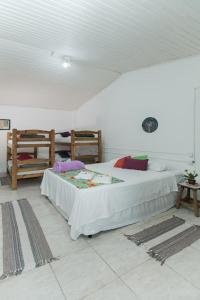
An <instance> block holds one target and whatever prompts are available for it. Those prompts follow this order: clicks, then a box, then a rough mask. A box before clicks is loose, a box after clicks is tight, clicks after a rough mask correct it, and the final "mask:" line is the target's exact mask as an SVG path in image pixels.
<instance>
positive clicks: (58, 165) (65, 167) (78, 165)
mask: <svg viewBox="0 0 200 300" xmlns="http://www.w3.org/2000/svg"><path fill="white" fill-rule="evenodd" d="M81 169H85V164H84V163H83V162H82V161H79V160H72V161H69V162H68V161H56V162H55V163H54V165H53V170H54V171H55V172H56V173H64V172H67V171H75V170H81Z"/></svg>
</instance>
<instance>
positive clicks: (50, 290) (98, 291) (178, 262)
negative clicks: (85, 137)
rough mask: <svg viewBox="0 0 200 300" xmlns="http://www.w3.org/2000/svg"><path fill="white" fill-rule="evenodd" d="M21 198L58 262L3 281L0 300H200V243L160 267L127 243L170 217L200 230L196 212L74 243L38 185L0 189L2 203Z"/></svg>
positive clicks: (184, 211)
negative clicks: (130, 237)
mask: <svg viewBox="0 0 200 300" xmlns="http://www.w3.org/2000/svg"><path fill="white" fill-rule="evenodd" d="M23 197H26V198H27V199H29V200H30V202H31V204H32V206H33V208H34V211H35V213H36V214H37V216H38V217H39V219H40V223H41V226H42V228H43V230H44V232H45V234H46V235H47V237H48V242H49V244H50V245H51V249H52V252H53V254H54V255H55V256H57V257H59V260H58V261H54V262H53V263H51V264H49V265H45V266H43V267H40V268H38V269H34V270H30V271H27V272H24V273H23V274H22V275H20V276H17V277H11V278H8V279H6V280H3V281H1V282H0V299H1V300H18V299H19V300H38V299H39V300H40V299H41V300H47V299H48V300H64V299H65V300H66V299H67V300H80V299H82V300H179V299H180V300H186V299H187V300H200V240H199V241H197V242H195V243H194V244H193V245H192V246H191V247H188V248H187V249H185V250H184V251H182V252H180V253H179V254H177V255H175V256H173V257H171V258H169V259H168V260H167V262H166V263H165V265H164V266H160V264H159V263H157V262H155V261H154V260H153V259H151V258H149V256H148V255H147V254H146V253H145V251H144V249H143V248H142V247H137V246H135V245H134V244H133V243H132V242H130V241H128V240H127V239H126V238H125V237H124V233H127V234H128V233H133V232H136V231H139V230H141V229H143V228H145V227H147V226H149V225H151V224H154V223H157V222H160V221H161V220H163V219H165V218H167V217H169V216H170V215H172V214H176V215H178V216H180V217H184V218H185V219H186V220H187V221H188V222H190V223H196V224H200V218H195V217H194V216H193V214H192V212H190V211H188V210H185V209H180V210H179V211H177V210H175V209H171V210H170V211H168V212H166V213H163V214H160V215H159V216H156V217H154V218H152V219H151V220H148V221H147V222H145V223H143V224H135V225H130V226H127V227H123V228H120V229H117V230H113V231H109V232H104V233H101V234H98V235H96V236H95V237H93V238H92V239H88V238H86V237H81V238H79V239H78V240H77V241H72V240H71V239H70V235H69V227H68V225H67V223H66V221H65V220H64V219H63V218H62V217H61V216H60V215H59V214H58V213H57V211H56V210H55V209H54V207H53V206H52V205H51V204H50V203H49V201H48V200H47V199H46V198H45V197H42V196H41V195H40V188H39V182H38V181H37V180H35V181H28V180H27V181H24V182H23V183H21V184H20V186H19V188H18V190H17V191H11V190H10V188H9V187H6V186H2V187H0V202H4V201H13V200H15V199H20V198H23ZM0 247H2V245H0Z"/></svg>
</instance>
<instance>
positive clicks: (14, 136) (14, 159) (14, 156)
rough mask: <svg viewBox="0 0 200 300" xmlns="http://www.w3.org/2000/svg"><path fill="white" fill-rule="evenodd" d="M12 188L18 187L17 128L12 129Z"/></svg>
mask: <svg viewBox="0 0 200 300" xmlns="http://www.w3.org/2000/svg"><path fill="white" fill-rule="evenodd" d="M11 185H12V189H13V190H16V188H17V129H13V130H12V182H11Z"/></svg>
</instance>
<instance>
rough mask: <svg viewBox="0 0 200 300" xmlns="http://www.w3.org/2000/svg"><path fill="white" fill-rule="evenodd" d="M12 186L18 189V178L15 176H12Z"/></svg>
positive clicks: (13, 188)
mask: <svg viewBox="0 0 200 300" xmlns="http://www.w3.org/2000/svg"><path fill="white" fill-rule="evenodd" d="M11 186H12V190H16V189H17V179H16V178H14V177H12V183H11Z"/></svg>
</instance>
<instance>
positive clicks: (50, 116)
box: [0, 106, 74, 172]
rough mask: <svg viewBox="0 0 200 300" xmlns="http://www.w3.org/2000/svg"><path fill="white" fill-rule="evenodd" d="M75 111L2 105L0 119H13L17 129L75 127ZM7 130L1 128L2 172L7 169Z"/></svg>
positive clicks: (0, 156) (0, 153)
mask: <svg viewBox="0 0 200 300" xmlns="http://www.w3.org/2000/svg"><path fill="white" fill-rule="evenodd" d="M73 118H74V113H73V112H71V111H70V112H68V111H61V110H48V109H37V108H27V107H14V106H0V119H11V127H12V128H17V129H19V130H20V129H22V130H23V129H44V130H50V129H56V130H57V131H59V130H66V129H71V128H73V127H74V119H73ZM6 143H7V131H4V130H2V131H1V130H0V172H4V171H5V170H6Z"/></svg>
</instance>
